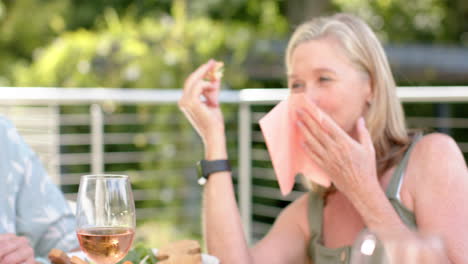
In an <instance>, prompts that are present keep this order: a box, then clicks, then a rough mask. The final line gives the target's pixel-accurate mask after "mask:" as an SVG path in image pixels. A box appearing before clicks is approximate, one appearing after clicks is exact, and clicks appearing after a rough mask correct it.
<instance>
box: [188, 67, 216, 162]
mask: <svg viewBox="0 0 468 264" xmlns="http://www.w3.org/2000/svg"><path fill="white" fill-rule="evenodd" d="M215 65H216V61H214V60H210V61H208V62H207V63H206V64H203V65H201V66H200V67H199V68H198V69H197V70H195V71H194V72H193V73H192V74H191V75H190V76H189V77H188V78H187V79H186V81H185V84H184V91H183V95H182V97H181V99H180V100H179V107H180V109H181V110H182V112H184V114H185V116H186V117H187V119H188V120H189V121H190V123H191V124H192V126H193V127H194V128H195V129H196V130H197V132H198V134H199V135H200V137H201V138H202V140H203V143H204V145H205V151H206V152H207V155H211V154H210V153H216V154H213V155H218V157H217V158H225V157H220V156H219V155H225V154H224V152H225V134H224V118H223V114H222V112H221V109H220V106H219V101H218V97H219V91H220V80H214V81H206V80H204V78H205V76H206V75H207V74H208V72H209V71H210V70H212V69H213V68H214V67H215Z"/></svg>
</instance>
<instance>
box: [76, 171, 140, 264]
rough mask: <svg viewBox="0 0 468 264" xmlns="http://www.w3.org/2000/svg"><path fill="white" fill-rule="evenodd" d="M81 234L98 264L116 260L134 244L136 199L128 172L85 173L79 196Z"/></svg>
mask: <svg viewBox="0 0 468 264" xmlns="http://www.w3.org/2000/svg"><path fill="white" fill-rule="evenodd" d="M76 217H77V230H76V233H77V236H78V240H79V242H80V247H81V249H82V250H83V252H84V253H85V254H86V255H87V256H88V258H90V259H91V260H93V261H94V262H95V263H97V264H115V263H117V262H119V261H120V260H121V259H123V258H124V257H125V256H126V255H127V253H128V251H129V249H130V247H131V246H132V242H133V237H134V234H135V203H134V201H133V194H132V190H131V186H130V180H129V178H128V176H126V175H85V176H82V177H81V181H80V187H79V191H78V199H77V214H76Z"/></svg>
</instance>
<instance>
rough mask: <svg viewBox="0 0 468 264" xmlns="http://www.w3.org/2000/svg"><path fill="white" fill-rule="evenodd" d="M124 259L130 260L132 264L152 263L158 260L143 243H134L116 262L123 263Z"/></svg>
mask: <svg viewBox="0 0 468 264" xmlns="http://www.w3.org/2000/svg"><path fill="white" fill-rule="evenodd" d="M125 261H131V262H132V263H133V264H140V263H141V264H154V263H157V262H158V260H157V259H156V257H155V256H154V254H153V251H152V250H151V248H149V247H146V246H145V245H143V244H136V245H135V247H134V248H133V249H132V250H130V251H129V252H128V254H127V256H125V258H123V259H122V260H121V261H120V262H119V263H118V264H123V263H124V262H125Z"/></svg>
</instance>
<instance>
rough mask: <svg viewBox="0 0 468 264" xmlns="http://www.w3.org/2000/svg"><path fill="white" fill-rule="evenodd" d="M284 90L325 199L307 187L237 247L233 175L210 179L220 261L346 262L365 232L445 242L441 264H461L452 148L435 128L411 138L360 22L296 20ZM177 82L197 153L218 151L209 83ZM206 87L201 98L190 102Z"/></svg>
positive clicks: (459, 185) (207, 201)
mask: <svg viewBox="0 0 468 264" xmlns="http://www.w3.org/2000/svg"><path fill="white" fill-rule="evenodd" d="M286 66H287V76H288V86H289V89H290V90H291V91H292V92H294V91H296V90H302V92H304V94H305V96H307V98H308V99H309V100H310V101H312V102H313V103H311V109H313V110H312V111H313V112H316V113H319V112H320V111H322V112H323V113H325V114H326V115H325V117H324V118H323V120H321V122H318V121H317V120H316V119H315V118H314V116H316V115H314V114H310V113H309V112H307V111H304V112H301V113H300V116H301V118H300V122H298V124H297V125H298V127H299V128H300V129H301V131H302V133H303V135H304V138H306V140H305V142H304V148H305V150H306V152H307V153H308V154H309V156H310V158H311V159H313V160H314V161H315V162H316V163H317V164H319V165H320V166H321V168H322V169H324V171H325V172H326V173H327V175H328V177H329V178H330V179H331V181H332V183H333V186H334V188H335V190H334V191H333V190H331V191H328V192H326V195H325V196H322V195H319V194H318V193H316V192H313V191H311V192H309V193H308V194H305V195H303V196H302V197H300V198H298V199H297V200H296V201H294V202H293V203H292V204H290V205H289V206H288V207H287V208H285V209H284V210H283V212H282V213H281V214H280V215H279V217H278V218H277V220H276V222H275V224H274V226H273V227H272V229H271V230H270V232H269V233H268V234H267V235H266V237H265V238H263V239H262V240H261V241H259V242H258V243H257V244H256V245H255V246H254V247H252V248H249V246H248V245H247V243H246V241H245V238H244V233H243V229H242V224H241V221H240V217H239V212H238V209H237V205H236V200H235V197H234V190H233V185H232V180H231V174H230V173H229V172H227V171H221V172H216V173H213V174H211V175H210V177H209V180H208V182H207V184H206V186H205V190H204V200H203V216H204V227H205V228H204V236H205V239H206V242H207V247H208V251H209V253H210V254H213V255H216V256H218V257H219V258H220V259H221V262H222V263H270V264H273V263H314V264H321V263H349V253H350V246H351V245H352V244H353V243H354V241H355V239H356V237H357V236H358V234H359V233H360V232H361V230H363V229H364V228H368V229H370V230H372V231H373V232H375V233H377V234H378V235H383V234H388V233H389V232H392V233H399V234H403V235H404V236H406V237H407V238H409V237H412V236H415V234H416V232H415V230H418V231H420V232H427V233H430V234H435V235H437V236H439V237H440V238H441V239H442V241H443V242H444V245H445V246H444V249H443V252H442V253H443V254H442V255H441V256H440V258H441V259H440V260H439V262H441V263H460V264H461V263H468V254H466V252H468V225H467V223H468V173H467V167H466V164H465V162H464V159H463V156H462V153H461V152H460V150H459V148H458V147H457V144H456V143H455V142H454V141H453V140H452V139H451V138H450V137H448V136H445V135H443V134H438V133H434V134H429V135H426V136H424V137H422V136H418V135H410V134H409V133H408V131H407V130H406V127H405V122H404V115H403V111H402V107H401V104H400V103H399V101H398V99H397V97H396V89H395V82H394V80H393V77H392V74H391V71H390V68H389V65H388V62H387V58H386V56H385V53H384V51H383V49H382V47H381V44H380V43H379V41H378V40H377V38H376V36H375V34H374V33H373V32H372V30H371V29H370V28H369V26H367V25H366V24H365V23H364V22H363V21H361V20H360V19H358V18H356V17H354V16H351V15H347V14H337V15H334V16H331V17H323V18H318V19H314V20H312V21H309V22H306V23H304V24H303V25H301V26H299V27H298V28H297V30H296V31H295V33H294V34H293V36H292V38H291V40H290V42H289V45H288V49H287V51H286ZM213 67H215V62H214V61H209V62H208V63H206V64H204V65H202V66H200V67H199V68H198V69H197V70H196V71H195V72H194V73H192V74H191V75H190V76H189V77H188V78H187V80H186V82H185V87H184V93H183V96H182V98H181V99H180V102H179V105H180V108H181V109H182V110H183V112H184V113H185V114H186V116H187V118H188V119H189V120H190V121H191V123H192V125H193V126H194V127H195V129H196V130H197V131H198V133H199V134H200V136H201V138H202V139H203V142H204V146H205V159H206V160H223V159H227V158H228V157H227V151H226V138H225V132H224V123H223V116H222V113H221V110H220V108H219V105H218V91H219V82H207V81H205V80H203V76H205V75H206V74H207V72H209V71H210V70H211V69H212V68H213ZM201 95H204V96H205V97H206V99H207V100H206V101H202V100H200V96H201Z"/></svg>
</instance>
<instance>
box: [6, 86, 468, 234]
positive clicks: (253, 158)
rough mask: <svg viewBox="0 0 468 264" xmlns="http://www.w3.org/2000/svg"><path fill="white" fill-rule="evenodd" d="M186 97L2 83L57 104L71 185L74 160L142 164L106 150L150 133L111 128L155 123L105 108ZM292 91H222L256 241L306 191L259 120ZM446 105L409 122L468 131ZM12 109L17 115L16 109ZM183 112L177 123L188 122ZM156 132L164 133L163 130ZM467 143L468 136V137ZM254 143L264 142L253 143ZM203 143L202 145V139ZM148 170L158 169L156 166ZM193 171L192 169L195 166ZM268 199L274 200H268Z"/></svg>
mask: <svg viewBox="0 0 468 264" xmlns="http://www.w3.org/2000/svg"><path fill="white" fill-rule="evenodd" d="M397 92H398V96H399V97H400V99H401V101H402V102H403V103H404V105H407V104H413V105H418V104H421V105H424V104H432V105H437V107H436V108H437V109H439V108H440V107H439V104H441V105H452V104H460V103H468V87H463V86H459V87H399V88H398V91H397ZM180 95H181V91H180V90H157V89H103V88H15V87H6V88H0V105H3V108H5V109H8V108H10V107H18V106H27V107H31V106H33V107H49V108H50V109H52V110H50V111H49V112H51V113H53V114H51V116H53V117H51V119H53V120H55V121H54V122H51V123H50V126H51V128H47V129H46V130H45V134H46V135H47V134H50V133H58V134H60V140H50V139H43V141H44V140H46V141H50V142H48V143H49V144H50V145H51V146H50V148H48V149H50V150H52V152H55V154H56V155H58V156H59V157H60V159H59V158H57V157H55V158H54V157H52V158H51V160H52V161H51V162H52V164H55V165H56V166H57V168H60V169H61V170H56V171H55V173H56V174H58V175H62V176H58V175H56V182H57V183H60V184H62V185H63V186H64V185H73V184H77V182H76V180H75V178H76V176H77V175H79V173H76V172H71V173H70V172H66V171H63V168H64V166H66V165H67V164H68V165H69V166H72V165H74V164H75V165H76V164H83V163H86V160H88V161H89V162H90V164H89V165H90V170H89V172H90V173H102V172H103V171H107V169H106V167H108V166H109V164H110V163H114V164H118V163H119V162H122V163H124V162H133V163H138V162H139V160H140V159H142V157H143V156H142V155H143V154H142V153H135V152H131V151H130V152H119V153H112V154H110V153H108V152H106V146H107V145H108V144H123V145H128V144H130V143H132V142H133V141H132V140H133V139H135V137H137V136H138V135H137V134H141V133H146V132H145V131H139V132H134V131H131V132H121V133H109V132H106V131H105V130H106V126H109V125H112V124H121V125H125V124H126V123H127V124H131V125H134V124H136V123H138V124H141V123H143V124H144V123H146V122H148V121H141V122H139V121H135V119H137V116H136V115H135V114H134V113H130V114H128V113H120V114H117V115H116V116H115V117H114V116H112V115H113V114H112V113H107V112H105V111H103V108H106V106H108V105H109V104H121V105H133V106H135V105H140V104H144V105H152V106H162V105H171V106H175V104H176V102H177V100H178V99H179V97H180ZM287 95H288V90H287V89H245V90H241V91H222V92H221V94H220V101H221V102H222V103H225V104H228V105H232V106H234V107H235V109H234V110H233V111H234V112H235V111H237V117H233V118H232V119H231V120H230V121H229V122H231V123H232V124H233V125H232V126H230V127H231V128H229V129H228V130H227V133H229V134H230V135H232V137H229V138H231V139H232V140H234V141H233V142H235V144H236V145H237V148H236V151H234V152H230V157H231V159H235V160H237V165H238V166H237V168H236V169H235V172H236V173H235V174H236V177H235V182H236V184H237V191H238V201H239V207H240V211H241V216H242V221H243V223H244V227H245V232H246V235H247V238H248V241H249V242H250V241H254V240H257V239H259V238H260V237H261V236H262V235H263V234H265V232H266V231H267V230H268V228H269V227H270V225H271V221H272V219H274V218H275V217H276V215H277V214H278V213H279V211H280V210H281V208H282V207H284V206H285V204H287V203H289V202H290V201H292V200H294V199H295V198H296V197H297V196H299V195H300V194H301V193H302V192H303V190H300V189H298V188H296V189H295V191H293V193H292V194H291V195H290V196H288V197H282V196H281V195H280V194H279V192H278V190H277V188H276V187H275V186H274V185H275V184H276V183H275V178H274V173H273V171H272V169H271V165H265V164H267V163H269V157H268V153H267V151H266V149H265V147H264V142H263V138H262V136H261V132H260V131H259V129H258V120H259V118H261V117H262V116H263V115H264V114H265V113H266V112H267V111H268V110H269V109H271V107H272V106H274V105H275V104H276V103H278V102H279V101H280V100H283V99H285V98H286V97H287ZM80 105H81V106H83V105H84V106H86V107H87V108H88V111H87V112H88V113H80V114H70V113H61V112H60V110H59V109H60V107H64V106H80ZM441 109H442V111H440V109H439V110H437V111H436V112H437V113H436V114H433V115H431V116H423V117H418V116H416V117H408V118H407V120H408V123H412V124H413V125H414V126H418V125H421V124H422V125H423V126H426V127H435V128H437V127H439V128H449V129H468V118H466V117H465V116H461V117H455V118H453V117H450V116H448V114H450V113H448V112H447V111H445V112H444V110H443V109H444V107H442V108H441ZM231 111H232V109H231ZM467 111H468V109H467ZM4 112H6V114H7V115H8V116H9V117H10V115H11V111H4ZM33 112H34V111H33ZM444 113H445V114H444ZM13 115H14V114H13ZM27 115H29V114H27ZM443 115H447V116H443ZM178 118H182V117H178ZM178 118H177V119H176V120H174V122H186V121H182V120H181V119H178ZM13 119H14V117H13ZM20 123H21V122H20ZM23 123H28V124H29V125H31V123H32V122H31V119H28V120H26V121H25V122H23ZM86 124H88V125H89V133H84V134H67V133H63V132H61V127H63V126H67V125H86ZM20 131H21V130H20ZM156 132H157V133H159V132H158V131H156ZM156 132H155V133H156ZM151 133H152V132H151ZM161 133H163V132H161ZM32 134H33V133H28V135H30V136H29V140H30V142H32V143H33V144H32V145H34V144H36V143H40V142H35V141H34V140H33V139H31V138H33V136H32ZM172 134H174V133H172ZM158 135H159V134H155V135H148V137H150V136H155V137H157V136H158ZM87 137H89V138H87ZM194 138H195V139H194V140H195V141H197V140H198V139H197V138H196V137H194ZM27 139H28V136H27ZM190 140H193V139H190ZM466 141H467V142H468V140H466ZM458 143H459V145H460V147H461V149H462V150H463V151H464V152H465V153H466V152H468V143H466V142H464V141H460V142H458ZM73 144H76V145H85V146H88V145H89V146H90V147H89V153H88V152H87V151H85V152H82V153H72V154H67V153H63V150H62V148H64V146H69V145H73ZM194 144H195V143H194ZM198 144H199V143H198ZM253 144H255V145H256V146H255V147H253ZM262 144H263V146H262ZM257 145H258V146H257ZM198 147H201V146H200V145H198ZM33 148H34V146H33ZM39 152H40V151H39ZM198 152H200V151H198ZM195 153H196V151H195ZM40 154H41V153H40ZM49 156H50V155H49ZM52 156H53V155H52ZM182 156H183V155H176V156H173V157H174V158H182ZM188 156H190V157H189V158H188V159H187V162H188V163H190V161H191V160H192V159H193V160H196V159H198V158H200V157H199V156H197V155H193V153H192V155H188ZM111 157H112V158H111ZM106 158H107V159H106ZM57 160H59V162H57ZM54 162H55V163H54ZM108 163H109V164H108ZM259 164H260V165H259ZM52 167H53V166H52ZM186 169H187V166H185V167H183V166H182V168H177V170H179V171H180V172H181V173H187V172H184V170H186ZM174 170H175V169H174V168H169V169H161V171H159V172H158V173H160V174H163V175H164V174H165V173H172V171H174ZM139 173H140V172H139ZM144 173H149V174H154V173H153V172H151V171H147V172H144ZM52 174H53V173H52ZM188 174H191V172H190V173H188ZM194 182H195V181H194ZM257 182H260V183H257ZM265 183H266V184H265ZM193 188H195V187H193ZM193 188H189V189H187V190H188V191H187V192H190V191H193V190H194V189H193ZM155 196H157V195H156V194H155V193H154V191H153V192H151V190H150V191H148V190H145V189H141V190H136V193H135V197H136V200H138V199H140V200H142V201H144V200H145V199H155ZM68 197H69V198H71V199H73V197H74V196H73V192H70V193H69V194H68ZM265 200H267V201H266V202H265ZM148 211H151V208H150V209H148V208H141V210H140V216H145V215H146V216H147V217H149V218H150V217H151V216H152V214H146V213H147V212H148ZM153 211H154V210H153ZM265 219H266V220H265Z"/></svg>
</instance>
